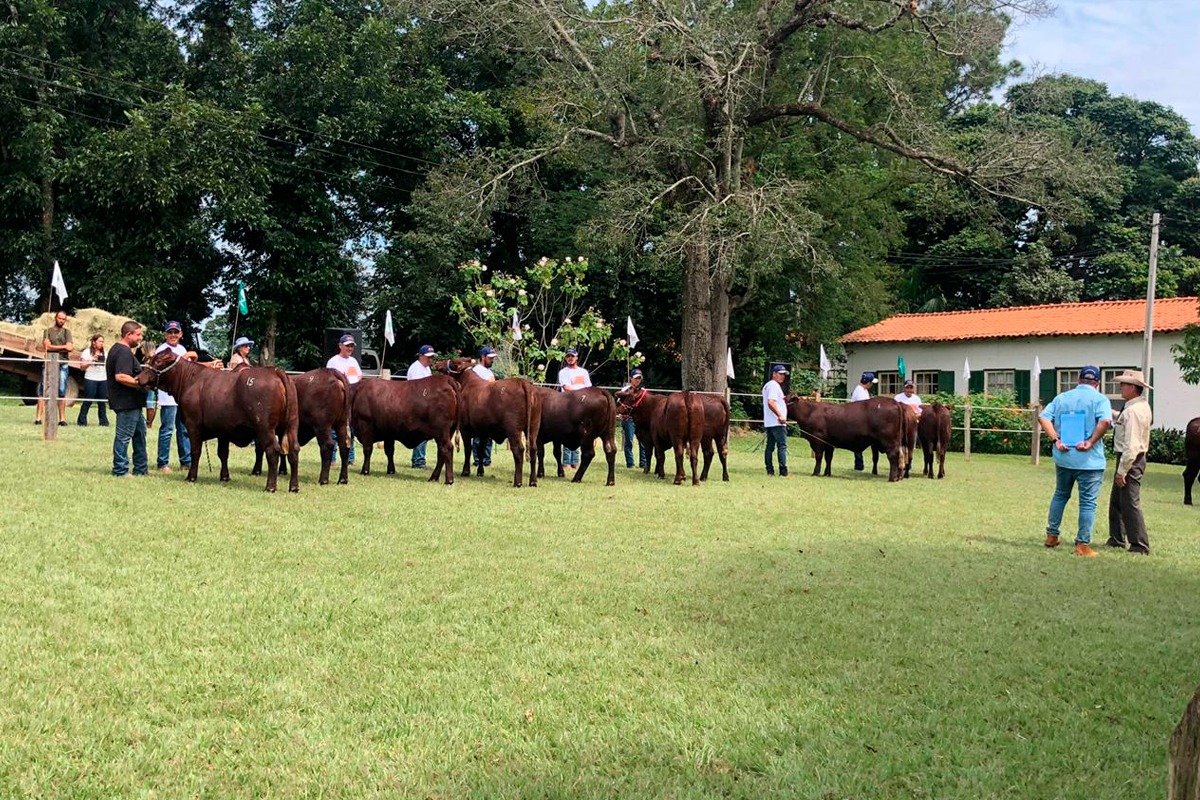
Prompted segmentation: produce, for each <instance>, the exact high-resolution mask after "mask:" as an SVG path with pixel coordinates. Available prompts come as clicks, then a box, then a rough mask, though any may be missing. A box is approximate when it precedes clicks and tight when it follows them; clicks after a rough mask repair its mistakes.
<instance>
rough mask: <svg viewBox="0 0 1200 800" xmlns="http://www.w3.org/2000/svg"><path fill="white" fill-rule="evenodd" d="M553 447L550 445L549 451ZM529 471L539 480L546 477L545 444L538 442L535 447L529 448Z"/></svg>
mask: <svg viewBox="0 0 1200 800" xmlns="http://www.w3.org/2000/svg"><path fill="white" fill-rule="evenodd" d="M553 448H554V446H553V445H551V449H553ZM529 467H530V470H531V471H532V472H533V474H534V475H536V476H537V477H539V478H544V477H546V443H545V442H538V446H537V447H531V448H529Z"/></svg>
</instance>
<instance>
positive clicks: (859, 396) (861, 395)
mask: <svg viewBox="0 0 1200 800" xmlns="http://www.w3.org/2000/svg"><path fill="white" fill-rule="evenodd" d="M870 399H871V391H870V390H869V389H866V388H864V387H863V385H862V384H861V383H860V384H859V385H858V386H855V387H854V391H853V392H851V393H850V402H851V403H856V402H858V401H859V400H870Z"/></svg>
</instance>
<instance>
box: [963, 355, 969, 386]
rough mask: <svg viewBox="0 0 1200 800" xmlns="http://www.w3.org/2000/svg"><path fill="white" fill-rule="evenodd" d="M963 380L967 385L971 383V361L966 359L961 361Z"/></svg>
mask: <svg viewBox="0 0 1200 800" xmlns="http://www.w3.org/2000/svg"><path fill="white" fill-rule="evenodd" d="M963 380H964V381H967V382H968V383H970V381H971V361H970V359H967V358H964V359H963Z"/></svg>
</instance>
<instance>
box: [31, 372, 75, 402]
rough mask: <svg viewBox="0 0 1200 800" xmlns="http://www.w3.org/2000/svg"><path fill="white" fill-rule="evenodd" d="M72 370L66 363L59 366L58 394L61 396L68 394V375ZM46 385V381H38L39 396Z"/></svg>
mask: <svg viewBox="0 0 1200 800" xmlns="http://www.w3.org/2000/svg"><path fill="white" fill-rule="evenodd" d="M70 370H71V367H70V366H69V365H67V364H65V363H64V364H62V365H61V366H59V368H58V396H59V397H60V398H61V397H66V396H67V376H68V375H70V374H71V373H70ZM45 387H46V384H45V383H44V382H42V381H38V386H37V393H38V397H41V396H42V393H43V390H44V389H45Z"/></svg>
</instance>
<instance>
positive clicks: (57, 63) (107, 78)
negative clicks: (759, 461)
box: [0, 47, 441, 175]
mask: <svg viewBox="0 0 1200 800" xmlns="http://www.w3.org/2000/svg"><path fill="white" fill-rule="evenodd" d="M0 53H7V54H8V55H12V56H16V57H18V58H24V59H26V60H29V61H36V62H37V63H39V64H44V65H46V66H51V67H55V68H57V69H62V70H67V71H68V72H75V73H78V74H81V75H88V76H90V77H93V78H98V79H100V80H105V81H111V82H113V83H117V84H120V85H123V86H128V87H131V88H134V89H139V90H141V91H143V92H148V93H150V94H157V95H159V96H161V97H166V96H167V95H168V94H169V93H168V92H166V91H164V90H162V89H156V88H154V87H152V86H146V85H145V84H142V83H137V82H136V81H130V80H125V79H122V78H116V77H113V76H110V75H105V74H104V73H101V72H96V71H95V70H89V69H86V68H84V67H77V66H73V65H71V64H64V63H62V62H61V61H53V60H50V59H45V58H39V57H38V56H34V55H30V54H29V53H22V52H20V51H19V50H10V49H8V48H6V47H0ZM72 88H73V87H72ZM221 110H222V111H225V112H227V113H230V114H236V115H238V116H242V115H244V114H245V112H243V111H239V110H238V109H225V108H222V109H221ZM267 121H268V122H272V123H274V124H276V125H279V126H280V127H282V128H287V129H289V130H293V131H296V132H297V133H305V134H308V135H309V136H314V137H317V138H321V139H326V140H328V141H330V142H339V143H342V144H346V145H349V146H351V147H358V148H361V149H363V150H373V151H375V152H377V153H382V154H384V155H389V156H392V157H394V158H402V159H407V160H409V161H415V162H417V163H420V164H426V165H428V166H431V167H439V166H441V164H440V163H438V162H436V161H430V160H429V159H427V158H421V157H420V156H414V155H410V154H408V153H400V152H397V151H395V150H388V149H387V148H384V147H377V146H375V145H370V144H365V143H363V142H355V141H353V140H351V139H343V138H341V137H338V136H328V135H327V134H322V133H318V132H317V131H311V130H308V129H307V128H302V127H300V126H298V125H293V124H291V123H289V122H284V121H283V120H281V119H275V118H273V117H268V118H267ZM313 147H314V149H320V148H316V147H315V146H313ZM327 152H332V151H327ZM334 155H341V154H338V153H334ZM368 163H376V162H368ZM380 166H386V165H380ZM387 168H388V169H399V167H387ZM402 171H403V170H402ZM411 174H413V175H418V174H420V173H415V172H414V173H411Z"/></svg>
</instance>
